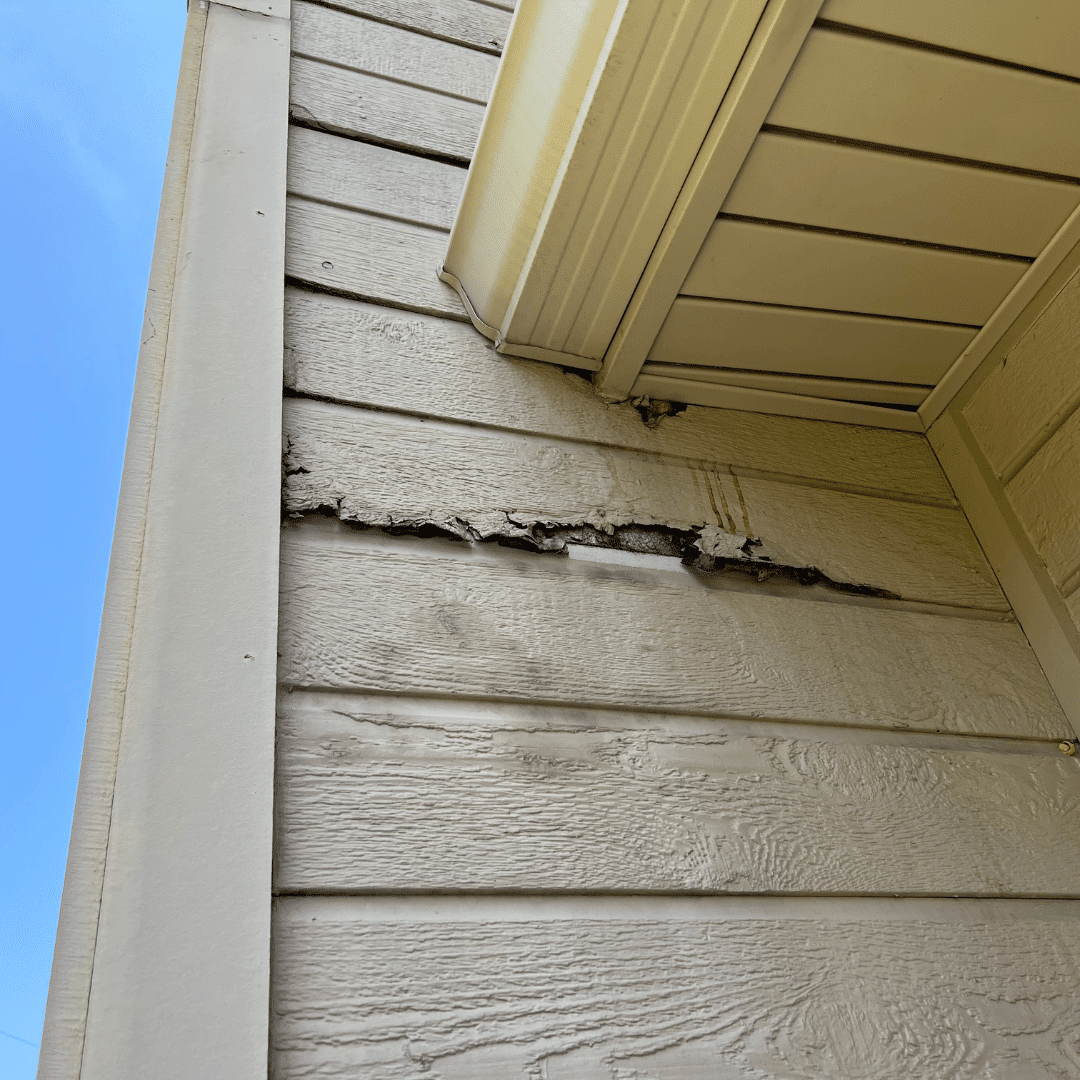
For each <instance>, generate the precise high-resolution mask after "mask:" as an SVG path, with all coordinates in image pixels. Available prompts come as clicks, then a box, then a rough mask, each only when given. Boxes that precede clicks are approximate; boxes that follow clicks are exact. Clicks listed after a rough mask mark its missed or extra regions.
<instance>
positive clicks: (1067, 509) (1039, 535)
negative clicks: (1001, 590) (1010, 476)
mask: <svg viewBox="0 0 1080 1080" xmlns="http://www.w3.org/2000/svg"><path fill="white" fill-rule="evenodd" d="M1077 477H1080V411H1077V412H1074V413H1073V415H1072V416H1071V417H1070V418H1069V419H1068V420H1067V421H1066V422H1065V423H1064V424H1063V425H1062V426H1061V427H1060V428H1059V429H1058V430H1057V432H1055V434H1054V435H1053V437H1052V438H1051V439H1050V440H1049V441H1048V442H1047V443H1046V445H1045V446H1044V447H1043V448H1042V449H1041V450H1040V451H1039V452H1038V453H1037V454H1036V455H1035V456H1034V457H1033V458H1032V459H1031V460H1030V461H1029V462H1028V463H1027V464H1026V465H1025V466H1024V467H1023V468H1022V469H1021V470H1020V472H1019V473H1017V475H1016V478H1015V479H1014V480H1013V481H1012V482H1011V483H1009V484H1008V485H1006V488H1005V492H1006V494H1007V495H1008V497H1009V501H1010V502H1011V503H1012V504H1013V507H1014V508H1015V510H1016V514H1017V517H1019V518H1020V521H1021V522H1022V523H1023V525H1024V528H1025V529H1026V530H1027V534H1028V536H1030V537H1031V542H1032V543H1033V544H1034V545H1035V550H1036V551H1037V552H1038V553H1039V556H1040V557H1041V558H1042V560H1043V561H1044V562H1045V563H1046V568H1047V570H1049V571H1050V576H1051V577H1052V578H1053V579H1054V584H1055V585H1057V586H1058V587H1059V588H1064V589H1065V590H1066V591H1071V588H1072V586H1073V585H1074V584H1075V582H1073V581H1072V580H1071V579H1072V578H1073V577H1074V576H1075V575H1076V574H1077V573H1080V483H1078V482H1077Z"/></svg>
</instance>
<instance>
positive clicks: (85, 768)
mask: <svg viewBox="0 0 1080 1080" xmlns="http://www.w3.org/2000/svg"><path fill="white" fill-rule="evenodd" d="M205 29H206V4H205V3H196V4H193V5H191V6H190V7H189V9H188V19H187V26H186V29H185V32H184V47H183V52H182V54H181V58H180V74H179V79H178V83H177V91H176V105H175V107H174V110H173V119H172V131H171V134H170V137H169V149H168V156H167V159H166V166H165V179H164V183H163V185H162V192H161V204H160V208H159V210H158V221H157V230H156V233H155V236H154V252H153V258H152V260H151V264H150V281H149V286H148V288H147V296H146V309H145V312H144V315H143V325H142V335H141V340H140V347H139V360H138V366H137V368H136V372H135V388H134V393H133V395H132V402H131V416H130V420H129V423H128V436H127V447H126V450H125V453H124V469H123V474H122V477H121V482H120V497H119V502H118V505H117V510H116V526H115V529H114V534H113V545H112V552H111V555H110V558H109V576H108V582H107V585H106V588H105V602H104V607H103V611H102V616H101V631H100V634H99V637H98V648H97V659H96V662H95V665H94V681H93V685H92V687H91V691H90V704H89V708H88V710H87V720H86V736H85V739H84V742H83V752H82V765H81V768H80V770H79V788H78V793H77V795H76V799H75V812H74V815H73V821H72V826H71V840H70V843H69V846H68V857H67V870H66V873H65V876H64V894H63V899H62V902H61V905H60V919H59V923H58V925H57V931H56V946H55V950H54V953H53V963H52V977H51V979H50V981H49V997H48V1003H47V1005H46V1010H45V1026H44V1030H43V1032H42V1038H41V1053H40V1057H39V1062H38V1078H39V1080H76V1078H77V1077H78V1075H79V1071H80V1067H81V1062H82V1049H83V1038H84V1035H85V1030H86V1008H87V1002H88V1001H89V998H90V979H91V974H92V972H93V965H94V945H95V941H96V937H97V923H98V915H99V911H100V906H101V885H102V880H103V878H104V872H105V856H106V851H107V849H108V841H109V819H110V816H111V812H112V795H113V785H114V783H115V779H116V757H117V752H118V747H119V742H120V734H121V727H122V719H123V712H124V691H125V687H126V683H127V674H128V668H127V662H128V656H129V653H130V649H131V632H132V624H133V622H134V616H135V605H136V601H137V598H138V594H139V577H140V570H141V563H142V551H143V542H144V532H145V527H146V504H147V499H148V496H149V489H150V478H151V472H152V461H153V447H154V437H155V434H156V430H157V414H158V407H159V403H160V396H161V383H162V377H163V372H164V365H165V351H166V345H167V342H168V332H167V331H168V323H169V309H170V306H171V303H172V295H173V289H174V285H175V275H176V261H177V253H178V251H179V245H180V231H181V222H182V220H183V211H184V196H185V192H186V190H187V177H188V170H189V164H190V162H189V158H190V152H191V133H192V128H193V126H194V120H195V103H196V98H197V94H198V86H199V70H200V67H201V64H202V50H203V36H204V32H205Z"/></svg>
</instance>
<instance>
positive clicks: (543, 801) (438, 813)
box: [275, 693, 1080, 896]
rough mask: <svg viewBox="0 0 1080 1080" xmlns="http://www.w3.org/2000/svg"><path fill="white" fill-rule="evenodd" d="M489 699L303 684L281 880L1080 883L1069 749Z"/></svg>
mask: <svg viewBox="0 0 1080 1080" xmlns="http://www.w3.org/2000/svg"><path fill="white" fill-rule="evenodd" d="M320 698H323V700H320ZM451 709H452V713H450V714H449V715H448V713H449V710H451ZM475 709H476V711H475V713H473V714H470V708H469V705H468V704H466V703H462V704H454V705H451V706H447V705H445V704H444V705H443V707H442V708H441V709H438V708H430V707H428V708H425V703H424V702H422V701H420V702H415V701H413V702H410V701H407V700H405V701H403V700H402V699H397V698H395V699H393V700H391V701H387V700H386V699H383V700H382V701H379V700H378V699H373V700H368V701H364V702H355V703H354V702H351V701H350V699H349V697H346V696H337V695H310V694H304V693H294V694H292V695H289V696H288V697H287V698H285V700H283V703H282V711H281V713H280V714H279V720H278V759H277V761H278V783H277V799H276V803H275V806H276V814H277V832H276V837H277V839H276V854H275V865H276V874H275V882H276V887H277V888H278V889H279V890H290V889H291V890H299V891H305V890H308V891H310V890H316V891H322V890H335V891H346V892H347V891H357V890H365V889H369V890H370V889H420V890H423V889H524V890H529V889H534V890H535V889H570V890H575V889H578V890H580V889H600V890H609V891H610V890H631V891H633V890H664V891H670V890H708V891H718V892H772V893H790V892H794V893H823V892H824V893H829V892H833V893H835V892H841V893H859V894H871V893H901V894H903V893H906V894H920V893H921V894H929V895H935V894H945V895H950V894H957V893H961V894H967V895H1003V894H1004V895H1007V894H1010V893H1012V894H1017V893H1019V894H1028V895H1039V894H1042V895H1049V896H1070V895H1080V835H1078V834H1077V830H1076V829H1075V828H1073V825H1072V820H1073V817H1074V816H1075V813H1076V809H1077V806H1078V805H1080V765H1078V764H1077V762H1076V761H1075V760H1073V759H1071V758H1068V757H1065V756H1063V755H1062V754H1060V753H1059V752H1058V751H1057V749H1056V748H1054V747H1045V748H1044V747H1043V746H1042V745H1041V744H1027V745H1029V746H1031V748H1032V749H1033V750H1034V751H1035V752H1034V753H1026V754H1024V753H1016V752H1005V751H1003V750H1002V749H1000V747H1001V745H1002V744H1001V743H1000V742H998V743H997V744H990V745H989V746H981V747H975V746H973V747H971V748H970V749H966V748H965V749H956V748H955V747H954V748H952V749H949V750H942V749H940V748H932V747H925V746H920V745H918V743H917V742H916V741H913V742H912V744H911V745H908V746H900V745H896V742H895V741H894V742H893V743H891V744H890V743H886V742H879V743H876V744H875V743H873V742H866V741H861V742H856V741H854V740H853V739H852V738H851V734H850V733H848V732H844V731H840V730H838V729H833V730H832V731H831V732H830V731H829V730H827V729H818V730H814V729H812V728H802V729H800V731H799V734H798V735H796V736H792V735H791V734H790V733H786V734H782V733H778V732H777V731H775V730H773V731H768V732H763V733H762V734H760V735H758V734H754V733H752V732H751V731H750V730H748V729H750V728H751V727H752V725H750V724H742V725H738V724H735V725H733V724H731V723H727V724H725V723H724V722H723V721H717V720H698V721H694V720H691V719H682V720H680V719H678V718H674V717H669V718H664V717H655V716H651V717H642V718H638V719H639V722H638V723H636V724H635V723H633V720H634V718H632V717H623V716H620V715H619V714H614V715H612V714H609V713H602V712H598V713H592V714H587V713H578V712H574V711H571V710H565V711H555V710H535V715H533V716H520V715H519V716H516V717H514V716H499V715H498V714H497V712H496V709H495V707H494V706H490V705H488V706H486V707H485V706H483V705H481V704H479V703H478V704H477V705H476V706H475ZM545 714H546V715H545ZM627 721H629V722H627ZM761 723H762V722H760V721H759V722H758V724H761ZM879 738H880V737H879ZM908 738H909V739H911V738H912V737H911V736H909V737H908ZM956 741H959V740H956ZM970 741H971V742H977V741H979V740H970ZM840 853H842V857H841V856H840Z"/></svg>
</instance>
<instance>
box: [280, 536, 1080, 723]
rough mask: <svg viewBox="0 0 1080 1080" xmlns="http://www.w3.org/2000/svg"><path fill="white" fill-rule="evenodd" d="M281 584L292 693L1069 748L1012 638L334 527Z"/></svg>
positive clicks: (1009, 631)
mask: <svg viewBox="0 0 1080 1080" xmlns="http://www.w3.org/2000/svg"><path fill="white" fill-rule="evenodd" d="M672 562H674V560H672ZM281 573H282V595H281V603H282V611H281V660H280V667H279V678H280V679H281V681H282V682H283V683H284V684H286V685H290V686H295V687H299V688H310V689H342V690H348V689H352V690H382V691H392V692H401V693H414V694H426V693H431V694H464V695H471V696H483V697H500V698H513V699H519V700H520V699H524V700H536V701H550V702H554V703H566V704H596V705H606V706H619V707H624V708H639V709H661V710H665V711H685V712H699V713H707V714H710V715H721V716H732V717H753V716H761V717H772V718H775V719H791V720H807V721H814V722H823V723H835V724H857V725H861V726H877V727H885V728H911V729H919V730H927V731H938V730H941V731H951V732H966V733H970V734H983V735H1013V736H1031V737H1039V738H1059V737H1071V735H1070V728H1069V726H1068V724H1067V722H1066V720H1065V717H1064V716H1063V714H1062V712H1061V710H1060V708H1059V706H1058V705H1057V702H1056V700H1055V699H1054V697H1053V695H1052V693H1051V691H1050V688H1049V686H1048V685H1047V683H1046V680H1045V678H1044V676H1043V674H1042V671H1041V670H1040V668H1039V666H1038V663H1037V662H1036V660H1035V657H1034V655H1033V653H1032V652H1031V649H1030V647H1029V646H1028V644H1027V641H1026V640H1025V639H1024V637H1023V634H1022V633H1021V631H1020V630H1019V628H1018V627H1017V626H1016V625H1015V624H1013V623H1005V622H997V621H994V622H991V621H986V620H982V619H978V620H975V619H967V618H946V617H942V616H939V615H930V614H923V613H918V612H911V611H900V610H888V609H882V608H878V607H867V606H861V605H856V604H850V603H824V602H814V601H812V600H809V599H808V600H805V601H804V600H801V599H793V598H792V597H791V596H789V595H785V596H776V595H770V594H768V593H762V592H759V591H757V590H754V591H740V590H737V589H735V588H733V587H729V586H728V585H727V584H726V583H725V582H724V581H722V580H719V581H718V580H717V579H716V577H715V576H712V577H710V576H702V575H696V574H694V573H692V572H690V571H688V570H685V569H682V568H679V569H678V570H674V569H673V570H672V571H670V572H668V571H654V572H648V571H645V570H643V569H640V568H633V569H631V568H628V567H625V566H618V565H614V564H612V563H606V564H597V563H592V562H581V561H578V560H574V559H566V558H562V559H560V558H556V557H554V556H549V557H544V556H539V555H528V554H524V553H514V552H510V551H507V550H505V549H501V548H493V547H491V546H487V545H485V546H482V547H481V546H475V547H470V546H467V545H463V544H455V543H451V542H449V541H445V542H438V541H433V540H415V541H411V542H410V541H405V540H399V541H393V540H390V539H388V538H379V537H378V536H368V535H364V534H356V533H350V532H349V531H347V530H345V529H344V527H343V526H340V525H336V523H333V522H330V521H326V520H325V519H322V520H321V521H320V520H318V519H316V520H312V519H307V520H305V522H303V523H301V524H298V525H293V526H292V528H291V529H288V530H286V537H285V546H284V550H283V558H282V570H281ZM807 595H808V596H810V595H813V594H807Z"/></svg>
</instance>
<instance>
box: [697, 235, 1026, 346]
mask: <svg viewBox="0 0 1080 1080" xmlns="http://www.w3.org/2000/svg"><path fill="white" fill-rule="evenodd" d="M1028 265H1029V264H1028V263H1025V262H1016V261H1013V260H1010V259H995V258H989V257H987V256H983V255H967V254H962V253H960V252H956V251H942V250H939V249H936V248H924V247H914V246H912V245H909V244H892V243H884V242H881V241H876V240H866V239H863V238H862V237H857V236H840V235H836V234H834V233H825V232H814V231H811V230H809V229H791V228H783V227H779V226H773V225H761V224H757V223H756V222H749V221H737V220H730V219H725V218H721V219H719V220H718V221H717V222H715V223H714V224H713V226H712V228H711V229H710V230H709V235H708V236H707V237H706V238H705V243H704V244H702V245H701V251H700V252H699V253H698V256H697V258H696V259H695V260H694V265H693V266H691V267H690V273H689V274H687V275H686V281H685V282H684V283H683V286H682V288H681V289H680V292H682V293H684V294H688V295H691V296H714V297H717V298H719V299H724V300H752V301H756V302H758V303H764V304H784V305H789V306H794V307H810V308H829V309H832V310H834V311H854V312H861V313H865V314H869V315H893V316H899V317H901V318H906V319H924V320H929V321H934V322H950V323H964V324H967V325H970V326H981V325H982V324H983V323H984V322H985V321H986V320H987V319H989V318H990V316H991V315H992V314H993V313H994V309H995V308H996V307H997V306H998V304H999V303H1000V302H1001V301H1002V300H1003V299H1004V298H1005V295H1006V293H1008V291H1009V290H1010V289H1011V288H1012V287H1013V286H1014V285H1015V284H1016V283H1017V281H1019V280H1020V278H1021V277H1022V276H1023V274H1024V273H1025V271H1026V270H1027V268H1028Z"/></svg>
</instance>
